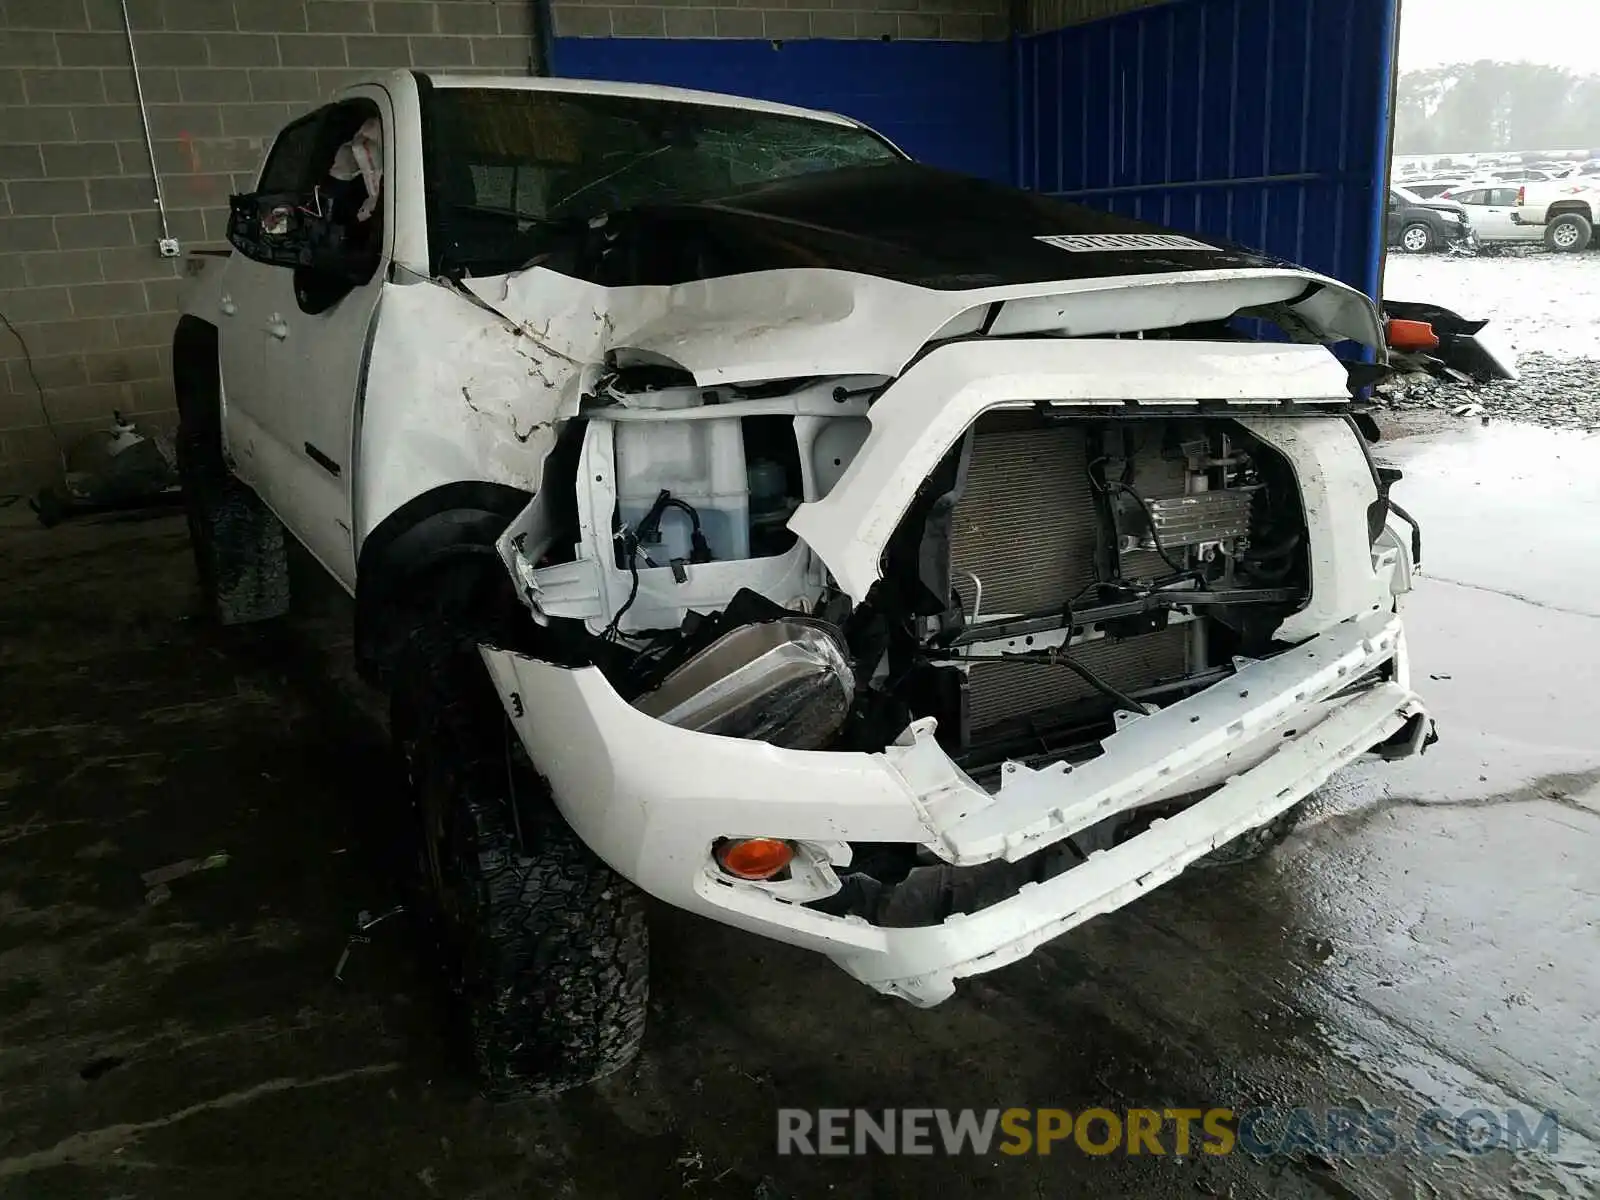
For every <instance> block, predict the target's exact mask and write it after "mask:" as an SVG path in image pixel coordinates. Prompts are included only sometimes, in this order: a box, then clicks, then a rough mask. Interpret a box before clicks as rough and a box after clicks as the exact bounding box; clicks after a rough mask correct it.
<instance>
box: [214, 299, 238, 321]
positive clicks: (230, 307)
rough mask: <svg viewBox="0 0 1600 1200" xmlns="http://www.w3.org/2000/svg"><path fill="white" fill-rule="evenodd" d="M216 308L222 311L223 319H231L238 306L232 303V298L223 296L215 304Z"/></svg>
mask: <svg viewBox="0 0 1600 1200" xmlns="http://www.w3.org/2000/svg"><path fill="white" fill-rule="evenodd" d="M217 307H218V308H220V309H221V310H222V315H223V316H225V317H231V316H233V314H234V313H236V312H238V311H239V306H238V305H237V304H235V303H234V302H233V297H232V296H223V297H222V299H221V300H219V301H218V302H217Z"/></svg>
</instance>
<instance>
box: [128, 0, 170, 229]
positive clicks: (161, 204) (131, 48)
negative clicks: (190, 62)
mask: <svg viewBox="0 0 1600 1200" xmlns="http://www.w3.org/2000/svg"><path fill="white" fill-rule="evenodd" d="M122 28H123V29H124V30H126V31H127V34H128V62H129V63H130V64H131V65H132V67H133V94H134V98H135V100H136V101H137V102H138V105H139V123H140V124H141V125H143V126H144V148H145V152H146V153H147V154H148V155H149V156H150V179H151V181H152V182H153V183H154V184H155V189H156V212H157V213H158V214H159V215H160V217H161V241H160V242H158V243H157V245H156V248H157V249H158V250H159V251H160V252H161V256H162V257H163V258H176V257H177V256H178V242H177V239H176V238H174V237H173V236H172V230H171V229H169V228H168V226H167V202H166V198H165V197H164V196H163V195H162V194H161V172H160V171H159V170H158V169H157V167H156V143H155V139H154V138H153V137H152V136H151V135H150V112H149V110H148V109H147V108H146V107H145V103H144V81H143V80H141V79H140V78H139V49H138V47H137V46H135V45H134V43H133V18H132V17H130V16H129V15H128V0H122Z"/></svg>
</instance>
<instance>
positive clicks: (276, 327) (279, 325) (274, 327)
mask: <svg viewBox="0 0 1600 1200" xmlns="http://www.w3.org/2000/svg"><path fill="white" fill-rule="evenodd" d="M267 332H268V333H270V334H271V335H272V336H273V337H275V338H277V339H278V340H279V341H280V342H281V341H283V339H284V338H286V337H288V336H289V325H288V323H287V322H286V321H285V320H284V319H283V318H282V317H280V316H279V315H278V314H277V313H273V314H272V315H271V316H270V317H268V318H267Z"/></svg>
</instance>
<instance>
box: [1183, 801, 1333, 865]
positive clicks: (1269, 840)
mask: <svg viewBox="0 0 1600 1200" xmlns="http://www.w3.org/2000/svg"><path fill="white" fill-rule="evenodd" d="M1306 804H1307V801H1306V800H1301V801H1299V802H1297V803H1295V804H1292V805H1290V806H1289V807H1288V808H1286V809H1284V810H1283V811H1282V812H1281V813H1279V814H1278V815H1277V816H1275V817H1273V818H1272V820H1270V821H1268V822H1267V823H1266V824H1265V825H1257V826H1256V827H1255V828H1254V829H1247V830H1245V831H1244V832H1243V833H1241V834H1240V835H1239V836H1238V837H1236V838H1234V839H1233V841H1231V842H1224V843H1223V844H1222V845H1220V846H1218V847H1217V848H1216V849H1215V850H1213V851H1211V853H1209V854H1207V855H1205V856H1204V857H1203V858H1201V859H1199V860H1198V861H1197V863H1196V865H1197V866H1201V867H1232V866H1237V865H1238V864H1239V863H1247V862H1254V861H1255V860H1256V859H1258V858H1261V857H1262V856H1264V855H1265V854H1267V853H1268V852H1270V851H1271V850H1273V849H1274V848H1275V847H1277V846H1279V845H1282V844H1283V842H1285V841H1287V840H1288V837H1289V835H1290V834H1291V833H1293V832H1294V831H1295V827H1296V826H1298V825H1299V824H1300V819H1301V818H1302V817H1303V816H1305V811H1306Z"/></svg>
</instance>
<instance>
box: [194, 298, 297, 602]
mask: <svg viewBox="0 0 1600 1200" xmlns="http://www.w3.org/2000/svg"><path fill="white" fill-rule="evenodd" d="M172 374H173V391H174V394H175V396H176V399H177V404H178V433H177V437H176V438H175V439H174V442H175V447H174V448H175V449H176V451H177V457H178V480H179V482H180V483H181V484H182V486H183V506H184V512H185V514H186V515H187V517H188V519H189V541H190V543H191V545H192V546H193V548H194V561H195V568H196V570H197V571H198V573H199V576H200V588H201V591H202V592H203V593H204V595H205V599H206V602H207V604H208V605H209V606H210V607H211V608H212V610H213V611H214V612H215V613H216V616H217V619H218V620H219V621H221V622H222V624H224V625H239V624H244V623H245V622H249V621H264V620H267V619H269V618H272V617H279V616H282V615H283V614H284V613H286V612H288V611H289V561H288V557H287V555H286V553H285V550H284V540H283V539H284V535H283V525H282V524H281V523H280V522H279V520H278V518H277V517H275V516H274V515H273V514H272V511H271V510H270V509H269V508H267V506H266V505H265V504H263V503H262V502H261V498H260V497H259V496H257V495H256V494H255V492H253V491H251V490H250V489H249V488H248V487H246V486H245V485H244V484H242V483H240V482H239V481H238V480H237V479H235V478H234V477H233V474H232V473H231V472H230V471H229V470H228V464H227V461H226V459H225V458H224V457H223V453H222V405H221V389H220V387H219V386H218V382H217V343H216V330H214V329H212V328H211V327H210V326H209V325H206V324H205V323H203V322H199V321H195V320H193V319H192V318H185V319H184V321H183V322H181V323H180V324H179V327H178V333H177V335H176V337H175V338H174V340H173V355H172Z"/></svg>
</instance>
